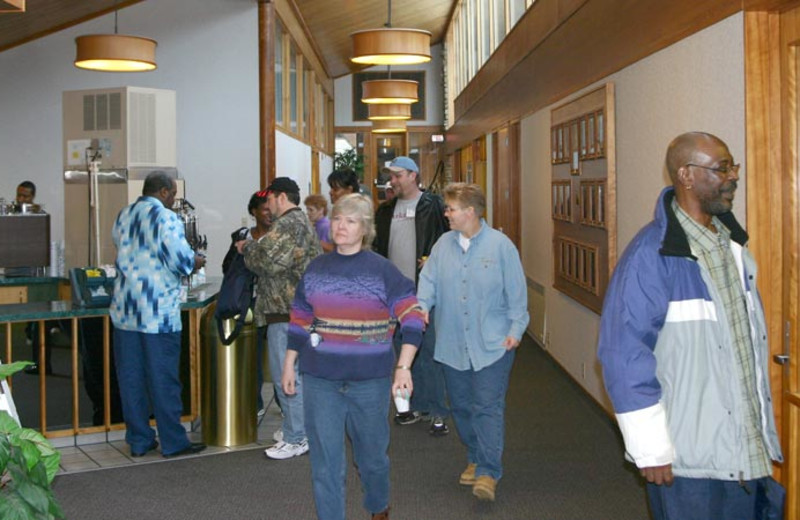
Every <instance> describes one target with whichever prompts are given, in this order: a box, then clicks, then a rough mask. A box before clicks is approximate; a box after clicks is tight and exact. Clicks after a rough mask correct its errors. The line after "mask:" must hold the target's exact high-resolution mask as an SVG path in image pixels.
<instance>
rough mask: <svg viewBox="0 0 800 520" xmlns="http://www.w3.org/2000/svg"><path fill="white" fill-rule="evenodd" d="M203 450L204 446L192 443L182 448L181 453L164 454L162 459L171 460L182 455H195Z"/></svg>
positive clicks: (199, 443)
mask: <svg viewBox="0 0 800 520" xmlns="http://www.w3.org/2000/svg"><path fill="white" fill-rule="evenodd" d="M204 449H206V445H205V444H203V443H201V442H193V443H191V444H190V445H188V446H187V447H185V448H183V449H182V450H181V451H176V452H175V453H164V458H165V459H171V458H172V457H182V456H183V455H195V454H197V453H200V452H201V451H203V450H204Z"/></svg>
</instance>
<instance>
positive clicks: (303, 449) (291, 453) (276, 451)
mask: <svg viewBox="0 0 800 520" xmlns="http://www.w3.org/2000/svg"><path fill="white" fill-rule="evenodd" d="M307 452H308V441H307V440H305V439H304V440H302V441H300V442H299V443H297V444H289V443H288V442H283V441H281V442H279V443H278V444H276V445H275V446H272V447H270V448H267V449H266V450H264V454H265V455H266V456H267V457H269V458H270V459H275V460H284V459H291V458H292V457H299V456H300V455H303V454H305V453H307Z"/></svg>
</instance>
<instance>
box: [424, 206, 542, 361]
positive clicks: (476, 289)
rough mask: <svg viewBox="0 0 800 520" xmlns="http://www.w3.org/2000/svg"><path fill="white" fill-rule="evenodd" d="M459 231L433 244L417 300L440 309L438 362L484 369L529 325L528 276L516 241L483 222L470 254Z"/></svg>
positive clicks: (473, 240)
mask: <svg viewBox="0 0 800 520" xmlns="http://www.w3.org/2000/svg"><path fill="white" fill-rule="evenodd" d="M459 235H460V232H458V231H449V232H447V233H445V234H444V235H442V237H441V238H440V239H439V240H438V242H436V245H435V246H433V250H432V251H431V255H430V257H429V258H428V260H427V262H425V266H424V267H423V268H422V272H421V273H420V277H419V286H418V289H417V299H418V300H419V303H420V305H421V306H422V308H423V309H425V310H430V309H432V308H434V307H435V308H436V313H435V317H434V319H435V325H436V354H435V356H434V357H435V359H436V360H437V361H440V362H442V363H445V364H446V365H448V366H450V367H453V368H455V369H456V370H467V369H470V368H472V369H473V370H476V371H477V370H480V369H482V368H485V367H487V366H489V365H491V364H492V363H494V362H495V361H497V360H498V359H500V358H501V357H502V356H503V355H504V354H505V352H506V348H505V346H503V341H504V340H505V338H506V337H507V336H511V337H513V338H515V339H517V340H519V339H520V338H522V334H523V333H524V332H525V327H527V325H528V321H529V319H530V318H529V315H528V296H527V286H526V283H525V273H524V272H523V270H522V263H521V262H520V258H519V253H518V252H517V248H516V247H515V246H514V244H513V242H511V240H509V239H508V237H506V236H505V235H504V234H503V233H501V232H500V231H497V230H495V229H492V228H491V227H489V226H488V225H487V224H486V221H484V220H483V219H481V228H480V231H478V233H476V234H475V236H473V237H472V239H471V240H470V246H469V248H468V249H467V251H464V249H463V248H462V247H461V245H460V244H459Z"/></svg>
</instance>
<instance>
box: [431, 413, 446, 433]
mask: <svg viewBox="0 0 800 520" xmlns="http://www.w3.org/2000/svg"><path fill="white" fill-rule="evenodd" d="M428 433H430V434H431V435H433V436H434V437H440V436H442V435H447V434H448V433H450V428H448V427H447V425H446V424H445V423H444V419H443V418H441V417H439V416H436V417H434V418H433V420H432V421H431V428H430V430H428Z"/></svg>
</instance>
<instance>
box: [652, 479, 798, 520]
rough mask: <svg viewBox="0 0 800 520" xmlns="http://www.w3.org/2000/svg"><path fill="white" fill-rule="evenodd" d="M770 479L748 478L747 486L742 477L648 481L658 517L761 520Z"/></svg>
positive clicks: (668, 519)
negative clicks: (663, 483)
mask: <svg viewBox="0 0 800 520" xmlns="http://www.w3.org/2000/svg"><path fill="white" fill-rule="evenodd" d="M767 480H768V477H765V478H759V479H756V480H746V481H744V483H743V484H744V486H742V484H740V483H739V482H738V481H729V480H714V479H708V478H686V477H675V481H674V482H673V483H672V485H671V486H656V485H655V484H650V483H648V484H647V497H648V499H649V501H650V512H651V513H652V515H653V519H654V520H707V519H710V518H713V519H714V520H754V519H755V520H760V519H762V518H765V517H764V516H763V513H761V512H759V511H760V499H761V498H762V497H763V496H764V493H765V487H766V486H767ZM779 517H780V518H783V515H780V516H779ZM767 518H771V517H767Z"/></svg>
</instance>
